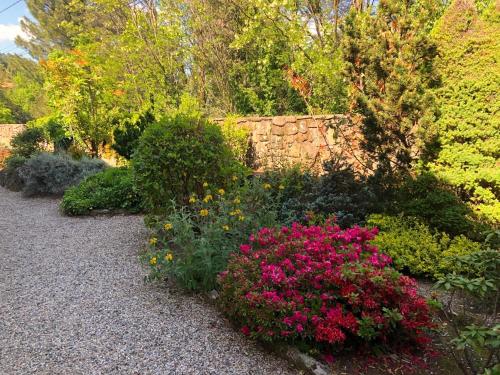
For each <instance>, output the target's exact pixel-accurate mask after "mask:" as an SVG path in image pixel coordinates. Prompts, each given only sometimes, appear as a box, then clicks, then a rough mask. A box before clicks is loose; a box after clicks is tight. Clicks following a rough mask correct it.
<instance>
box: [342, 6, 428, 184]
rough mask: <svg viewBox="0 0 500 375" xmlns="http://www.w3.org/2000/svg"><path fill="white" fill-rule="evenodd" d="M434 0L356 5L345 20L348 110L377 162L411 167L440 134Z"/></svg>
mask: <svg viewBox="0 0 500 375" xmlns="http://www.w3.org/2000/svg"><path fill="white" fill-rule="evenodd" d="M432 11H433V8H432V2H421V1H415V0H404V1H401V0H385V1H380V2H379V3H378V5H377V7H376V10H374V14H373V13H372V12H371V9H368V10H367V11H358V10H354V9H352V10H351V12H350V14H349V15H348V16H347V18H346V20H345V22H344V24H343V41H342V43H343V52H344V59H345V61H346V66H347V67H346V70H345V78H346V80H347V81H348V82H349V111H350V112H351V114H352V115H353V120H354V123H355V124H359V125H360V128H361V131H362V133H363V143H362V146H363V148H364V149H365V150H366V152H367V153H368V155H369V156H370V158H371V159H372V160H371V161H372V162H374V163H375V167H376V168H377V169H378V170H380V171H384V172H385V173H388V174H391V173H393V172H407V171H408V170H409V168H410V167H411V165H412V163H413V162H414V161H416V160H417V157H418V155H419V153H420V152H422V150H423V149H424V148H425V145H426V144H427V143H428V142H430V141H432V140H433V137H434V136H435V135H436V134H435V131H434V130H433V129H432V123H433V120H434V116H435V109H436V108H435V104H434V96H433V92H432V91H431V90H430V89H431V88H433V87H435V86H436V84H437V83H438V80H437V75H436V71H435V68H434V60H435V58H436V56H437V48H436V45H435V44H434V43H433V42H432V41H431V39H430V38H429V35H428V30H427V22H428V16H429V14H431V13H432Z"/></svg>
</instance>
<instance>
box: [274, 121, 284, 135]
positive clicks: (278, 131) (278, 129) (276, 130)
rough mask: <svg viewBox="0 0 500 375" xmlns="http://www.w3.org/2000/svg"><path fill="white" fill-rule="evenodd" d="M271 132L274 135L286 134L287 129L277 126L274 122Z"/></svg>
mask: <svg viewBox="0 0 500 375" xmlns="http://www.w3.org/2000/svg"><path fill="white" fill-rule="evenodd" d="M283 125H284V124H283ZM271 134H273V135H284V134H285V130H284V129H283V127H282V126H275V124H274V122H273V127H272V129H271Z"/></svg>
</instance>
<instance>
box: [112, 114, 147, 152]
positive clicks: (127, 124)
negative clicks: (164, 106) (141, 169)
mask: <svg viewBox="0 0 500 375" xmlns="http://www.w3.org/2000/svg"><path fill="white" fill-rule="evenodd" d="M154 120H155V118H154V116H153V113H152V111H151V110H147V111H145V112H144V113H141V114H140V115H138V117H137V118H127V119H125V121H123V123H122V124H121V126H119V127H117V128H115V129H114V130H113V139H114V143H113V145H112V147H113V150H115V151H116V152H117V153H118V155H120V156H123V157H124V158H125V159H127V160H130V159H131V158H132V154H133V153H134V151H135V149H136V148H137V145H138V143H139V138H140V137H141V135H142V133H144V130H145V129H146V127H147V126H149V125H150V124H152V123H153V122H154Z"/></svg>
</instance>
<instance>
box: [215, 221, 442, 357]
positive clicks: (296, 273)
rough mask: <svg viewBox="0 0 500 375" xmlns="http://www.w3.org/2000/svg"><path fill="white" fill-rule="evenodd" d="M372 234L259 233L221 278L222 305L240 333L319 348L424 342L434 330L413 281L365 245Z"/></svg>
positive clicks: (328, 229) (332, 230) (320, 230)
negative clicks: (307, 343)
mask: <svg viewBox="0 0 500 375" xmlns="http://www.w3.org/2000/svg"><path fill="white" fill-rule="evenodd" d="M376 234H377V229H376V228H374V229H366V228H360V227H354V228H351V229H346V230H341V229H340V227H338V226H334V225H330V223H327V224H326V225H324V226H302V225H300V224H297V223H295V224H293V225H292V227H291V228H288V227H284V228H282V229H281V230H279V229H268V228H264V229H261V230H260V231H259V232H258V233H257V234H256V235H252V236H251V237H250V239H249V242H250V243H249V244H244V245H241V247H240V253H239V254H234V255H233V256H232V258H231V259H230V261H229V264H228V268H227V270H226V271H225V272H223V273H221V274H220V275H219V283H220V286H221V293H220V301H221V305H222V308H223V309H224V311H225V313H226V314H228V316H229V317H230V318H232V319H233V320H234V321H236V322H237V323H238V324H239V325H240V326H241V327H242V328H241V331H242V332H243V333H244V334H246V335H249V336H252V337H254V338H259V339H263V340H292V341H297V340H298V341H304V342H309V343H312V344H314V345H315V346H318V347H319V348H320V349H321V348H323V349H327V351H331V350H332V349H341V348H344V347H353V346H356V345H358V344H362V343H366V342H374V341H376V342H377V343H382V344H389V343H394V342H399V343H401V342H412V343H416V344H424V343H426V342H427V341H428V337H427V332H428V331H429V330H430V329H432V328H433V323H432V322H431V316H430V311H429V307H428V305H427V303H426V301H425V300H424V298H422V297H420V296H419V295H418V294H417V288H416V284H415V281H414V280H413V279H411V278H409V277H407V276H403V275H401V274H400V273H398V272H397V271H395V270H394V269H393V268H392V267H391V266H390V264H391V259H390V258H389V257H388V256H386V255H384V254H381V253H379V251H378V249H377V247H375V246H373V245H371V244H370V240H372V239H373V238H374V237H375V235H376Z"/></svg>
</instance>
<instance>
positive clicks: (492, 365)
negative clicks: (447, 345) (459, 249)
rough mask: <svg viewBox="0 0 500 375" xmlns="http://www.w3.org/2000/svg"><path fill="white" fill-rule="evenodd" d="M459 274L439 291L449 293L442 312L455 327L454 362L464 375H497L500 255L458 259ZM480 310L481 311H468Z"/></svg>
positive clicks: (444, 280) (486, 252)
mask: <svg viewBox="0 0 500 375" xmlns="http://www.w3.org/2000/svg"><path fill="white" fill-rule="evenodd" d="M455 261H456V264H457V269H460V270H461V271H460V272H459V273H453V274H448V275H446V276H444V277H442V278H441V279H439V281H438V282H437V283H436V285H435V288H437V289H442V290H445V291H447V292H448V296H449V297H448V300H447V302H446V303H444V304H442V305H441V311H442V314H443V316H444V317H445V318H446V320H447V323H449V324H450V326H451V331H450V332H451V334H452V337H453V339H452V340H451V343H452V344H453V347H452V350H453V358H454V359H455V360H456V361H457V363H458V365H459V367H460V369H461V370H462V372H463V373H464V375H469V374H472V375H476V374H496V373H497V371H498V363H499V361H500V325H499V324H498V315H497V314H498V303H499V302H500V301H499V299H500V252H499V251H498V248H496V249H491V248H489V249H486V250H483V251H479V252H476V253H473V254H470V255H465V256H460V257H457V258H456V260H455ZM466 305H467V306H477V307H478V308H479V311H474V310H469V309H466V308H465V306H466Z"/></svg>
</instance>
